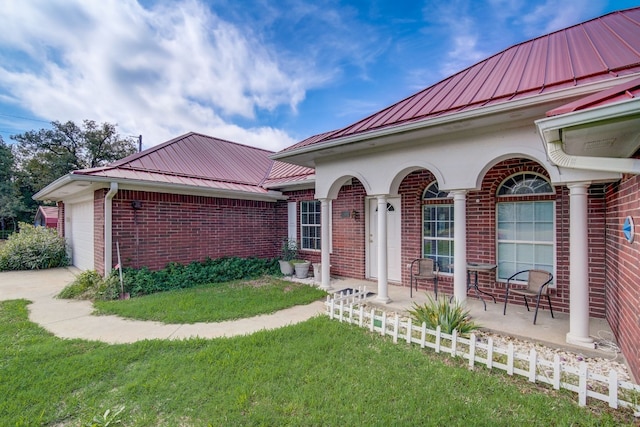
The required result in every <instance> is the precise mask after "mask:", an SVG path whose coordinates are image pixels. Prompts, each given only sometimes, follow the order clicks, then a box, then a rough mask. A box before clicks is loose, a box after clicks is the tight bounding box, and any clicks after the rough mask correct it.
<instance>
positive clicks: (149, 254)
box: [96, 190, 286, 269]
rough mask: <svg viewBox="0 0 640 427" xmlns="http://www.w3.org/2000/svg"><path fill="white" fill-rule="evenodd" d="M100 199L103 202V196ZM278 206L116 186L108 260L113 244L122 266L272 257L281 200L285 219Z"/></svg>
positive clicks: (279, 232)
mask: <svg viewBox="0 0 640 427" xmlns="http://www.w3.org/2000/svg"><path fill="white" fill-rule="evenodd" d="M105 191H106V190H105ZM99 198H101V199H102V204H104V203H103V202H104V194H100V195H97V196H96V199H99ZM134 200H135V201H140V202H141V205H140V209H137V210H136V209H133V207H132V202H133V201H134ZM277 205H278V204H277V203H274V202H261V201H250V200H235V199H223V198H213V197H203V196H188V195H177V194H167V193H152V192H143V191H130V190H121V191H119V192H118V194H117V195H116V196H115V197H114V199H113V248H112V249H113V260H114V261H113V262H114V263H115V262H116V259H117V258H116V251H115V245H116V242H119V243H120V252H121V259H122V263H123V266H125V267H136V268H137V267H142V266H146V267H149V268H150V269H161V268H163V267H165V266H166V264H167V263H169V262H177V263H182V264H184V263H189V262H191V261H201V260H204V259H206V258H207V257H209V258H220V257H225V256H238V257H252V256H255V257H259V258H273V257H277V256H278V255H279V250H280V239H281V236H286V204H285V215H284V220H283V219H282V218H279V217H278V211H279V209H278V206H277ZM96 208H97V206H96ZM96 213H97V211H96ZM96 227H98V225H97V224H96ZM101 227H102V226H101Z"/></svg>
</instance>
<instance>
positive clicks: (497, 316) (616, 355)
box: [311, 277, 626, 363]
mask: <svg viewBox="0 0 640 427" xmlns="http://www.w3.org/2000/svg"><path fill="white" fill-rule="evenodd" d="M311 280H312V279H311ZM359 286H366V288H367V291H369V292H374V293H375V294H376V295H373V296H370V297H369V298H367V300H366V302H367V303H368V304H371V305H374V306H378V307H380V308H381V309H384V310H386V311H395V312H398V313H402V314H406V312H407V310H408V309H410V308H411V306H412V305H413V303H414V302H415V303H418V304H422V303H425V302H426V301H427V293H429V294H430V295H431V296H432V297H433V293H432V292H428V291H425V290H424V289H420V290H418V291H417V292H416V291H415V290H414V292H413V298H411V297H410V296H409V287H407V286H401V285H395V284H391V283H390V284H389V287H388V292H389V298H391V302H389V303H386V304H385V303H382V302H379V301H376V297H377V293H378V288H377V286H378V285H377V282H374V281H369V280H358V279H350V278H333V277H332V278H331V287H332V288H333V290H332V292H339V291H341V290H343V289H345V288H353V289H357V288H358V287H359ZM449 297H450V295H445V294H444V293H442V292H440V293H439V294H438V298H449ZM483 298H484V299H485V301H486V303H487V310H486V311H485V310H484V305H483V303H482V301H480V300H479V299H478V298H476V296H475V295H474V293H473V291H470V292H469V294H468V296H467V303H466V306H467V309H468V310H469V312H470V314H471V317H472V318H473V320H474V321H475V322H476V323H478V324H479V325H480V326H481V329H482V330H485V331H487V332H493V333H497V334H500V335H506V336H511V337H514V338H518V339H523V340H528V341H534V342H539V343H541V344H545V345H547V346H548V347H552V348H558V349H562V350H568V351H571V352H573V353H577V354H582V355H584V356H587V357H602V358H607V359H610V360H616V361H618V362H620V363H626V362H625V360H624V357H623V355H622V353H620V352H619V351H618V352H616V351H613V350H612V349H611V346H610V345H609V343H610V342H613V343H614V344H616V346H617V343H615V337H614V335H613V333H612V332H611V328H610V327H609V324H608V323H607V321H606V320H605V319H599V318H590V319H589V331H590V334H591V337H592V338H593V339H594V341H595V342H596V348H595V349H589V348H585V347H580V346H574V345H571V344H568V343H567V342H566V335H567V332H569V314H568V313H561V312H557V311H554V313H553V314H554V316H555V318H552V317H551V314H550V313H549V309H548V307H547V306H546V304H545V305H544V306H542V301H541V307H540V309H539V310H538V319H537V322H536V324H535V325H534V324H533V315H534V311H533V310H534V307H535V304H534V306H533V307H532V306H531V304H530V305H529V306H530V307H532V308H531V311H530V312H528V311H527V308H526V307H525V306H524V305H515V304H507V314H506V315H503V314H502V311H503V308H504V300H502V299H501V298H497V303H494V302H493V300H492V299H491V298H490V297H488V296H483ZM545 303H546V301H545ZM551 303H552V304H553V299H552V300H551Z"/></svg>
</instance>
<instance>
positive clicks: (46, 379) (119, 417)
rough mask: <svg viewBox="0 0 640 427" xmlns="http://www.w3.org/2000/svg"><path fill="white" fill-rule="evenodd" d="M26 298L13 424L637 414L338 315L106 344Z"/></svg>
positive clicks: (4, 358) (18, 315)
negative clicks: (36, 313) (47, 315)
mask: <svg viewBox="0 0 640 427" xmlns="http://www.w3.org/2000/svg"><path fill="white" fill-rule="evenodd" d="M27 305H28V303H27V301H24V300H18V301H7V302H2V303H0V395H1V396H6V397H7V396H8V397H9V398H4V399H0V420H2V425H12V426H14V425H15V426H21V425H56V426H81V425H91V422H92V420H94V419H96V420H98V421H101V422H102V420H103V419H107V418H108V419H109V421H110V422H111V423H112V424H114V423H115V422H117V421H120V422H121V424H118V425H123V426H208V425H212V426H223V425H224V426H226V425H234V426H244V425H246V426H258V425H283V426H284V425H296V426H298V425H305V426H310V425H372V426H378V425H379V426H388V425H394V426H405V425H406V426H414V425H434V426H435V425H452V426H457V425H469V424H473V425H480V426H482V425H487V426H489V425H490V426H511V425H532V426H536V425H537V426H547V425H580V426H596V425H597V426H601V425H605V426H606V425H611V426H613V425H622V424H625V423H626V424H628V425H632V422H633V419H632V418H631V416H630V415H629V414H628V413H626V412H623V411H617V412H613V411H609V410H608V409H606V408H605V407H600V409H601V410H602V412H601V413H597V412H594V411H592V410H588V409H585V408H580V407H578V406H577V405H576V404H575V402H574V401H573V398H574V397H575V396H573V395H570V394H568V393H556V392H554V391H552V390H549V389H547V388H540V387H539V386H536V385H534V384H530V383H527V382H525V381H520V380H517V379H514V378H512V377H508V376H505V375H496V374H491V373H489V372H487V371H484V370H482V369H479V370H476V371H469V370H468V369H467V368H465V366H464V365H463V364H462V362H461V361H455V360H453V361H452V360H448V359H442V358H440V357H439V356H437V355H435V354H433V353H430V352H424V351H422V350H420V349H419V348H416V347H408V346H405V345H393V344H392V343H391V341H390V340H389V339H386V338H383V337H380V336H379V335H378V334H370V333H368V332H366V331H364V330H362V329H358V328H356V327H354V326H350V325H347V324H344V323H340V322H337V321H332V320H329V319H328V318H326V317H316V318H313V319H311V320H309V321H307V322H303V323H300V324H297V325H292V326H288V327H285V328H281V329H278V330H274V331H262V332H258V333H255V334H253V335H249V336H241V337H234V338H221V339H215V340H203V339H189V340H184V341H162V340H149V341H142V342H138V343H135V344H125V345H108V344H103V343H98V342H87V341H82V340H62V339H58V338H56V337H54V336H52V335H51V334H50V333H48V332H46V331H45V330H44V329H42V328H40V327H39V326H37V325H35V324H33V323H31V322H29V321H28V320H27V319H28V318H27ZM541 391H542V392H541ZM569 396H571V397H569ZM123 407H124V409H122V411H121V412H119V411H120V410H121V408H123ZM107 410H109V411H110V412H109V413H108V414H107V413H106V411H107ZM105 414H106V417H105ZM102 423H103V424H104V422H102Z"/></svg>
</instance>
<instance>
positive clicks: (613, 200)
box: [605, 176, 640, 379]
mask: <svg viewBox="0 0 640 427" xmlns="http://www.w3.org/2000/svg"><path fill="white" fill-rule="evenodd" d="M639 195H640V177H638V176H625V177H623V179H622V180H621V181H620V182H617V183H614V184H609V185H607V186H606V188H605V198H606V239H605V245H606V269H605V280H606V300H605V304H606V316H607V320H608V322H609V325H610V326H611V329H612V330H613V333H614V334H615V336H616V339H617V341H618V344H619V346H620V348H621V349H622V352H623V354H624V355H625V358H626V359H627V363H628V364H629V367H630V368H631V371H632V372H633V374H634V376H635V378H636V379H638V378H640V352H639V351H638V343H640V263H639V262H638V260H640V241H638V239H639V235H638V230H640V197H639ZM627 216H631V217H632V218H633V220H634V222H635V230H636V231H635V238H636V239H635V240H634V242H633V243H629V242H627V241H626V240H625V238H624V236H623V234H622V225H623V224H624V220H625V218H626V217H627Z"/></svg>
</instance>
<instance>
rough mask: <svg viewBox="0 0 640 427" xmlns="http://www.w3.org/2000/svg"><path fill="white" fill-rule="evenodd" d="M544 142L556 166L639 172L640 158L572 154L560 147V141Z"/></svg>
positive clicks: (602, 170) (601, 170)
mask: <svg viewBox="0 0 640 427" xmlns="http://www.w3.org/2000/svg"><path fill="white" fill-rule="evenodd" d="M545 143H546V148H547V154H548V156H549V160H551V162H552V163H553V164H554V165H556V166H560V167H563V168H570V169H583V170H590V171H600V172H618V173H631V174H636V175H638V174H640V159H622V158H618V157H588V156H572V155H570V154H567V153H565V151H564V150H563V149H562V141H551V142H547V141H545Z"/></svg>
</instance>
